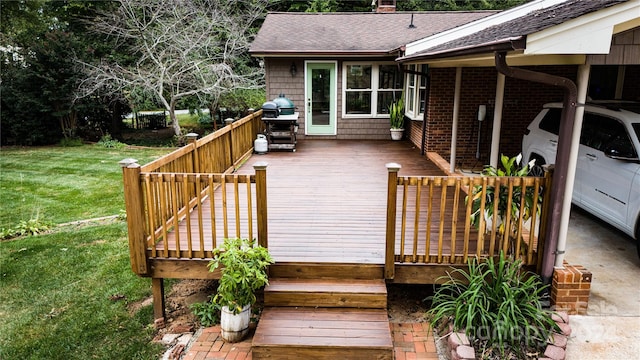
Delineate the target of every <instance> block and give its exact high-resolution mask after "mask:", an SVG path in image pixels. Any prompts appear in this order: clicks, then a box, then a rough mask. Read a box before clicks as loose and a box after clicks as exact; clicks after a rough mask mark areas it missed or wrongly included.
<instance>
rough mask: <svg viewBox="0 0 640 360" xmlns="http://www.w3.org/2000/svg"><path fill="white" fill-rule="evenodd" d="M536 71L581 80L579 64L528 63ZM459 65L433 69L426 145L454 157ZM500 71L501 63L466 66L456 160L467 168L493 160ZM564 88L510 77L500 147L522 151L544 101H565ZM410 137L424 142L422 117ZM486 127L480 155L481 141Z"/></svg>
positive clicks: (509, 152) (510, 151)
mask: <svg viewBox="0 0 640 360" xmlns="http://www.w3.org/2000/svg"><path fill="white" fill-rule="evenodd" d="M525 68H526V69H529V70H533V71H540V72H545V73H549V74H553V75H559V76H564V77H568V78H569V79H572V80H575V78H576V72H577V67H576V66H538V67H525ZM455 72H456V70H455V68H433V69H431V85H430V86H431V88H430V94H429V109H428V120H427V127H426V139H425V150H426V151H429V152H437V153H438V154H440V155H441V156H442V157H443V158H445V159H449V157H450V154H451V152H450V147H451V121H452V116H453V97H454V90H455ZM496 81H497V71H496V70H495V68H492V67H491V68H489V67H487V68H463V69H462V88H461V91H460V113H459V124H458V141H457V147H456V157H457V159H456V165H457V166H459V167H462V168H474V167H475V168H481V167H482V165H483V164H487V163H488V162H489V156H490V154H489V152H490V148H491V132H492V127H493V126H492V125H493V114H494V106H495V92H496ZM562 96H563V94H562V90H560V89H559V88H555V87H552V86H547V85H543V84H538V83H531V82H528V81H524V80H518V79H513V78H507V79H506V82H505V99H504V109H503V119H502V127H501V134H500V150H499V151H500V153H503V154H505V155H508V156H515V155H517V154H519V153H520V152H521V147H522V146H521V143H522V135H523V134H524V131H525V129H526V127H527V126H528V125H529V123H530V122H531V120H533V118H534V117H535V116H536V114H537V113H538V112H539V111H540V108H541V106H542V105H543V104H545V103H547V102H552V101H562ZM482 104H484V105H486V106H487V116H486V119H485V120H484V121H483V122H482V125H481V127H480V131H479V124H478V120H477V112H478V106H479V105H482ZM409 128H410V133H409V134H408V138H409V139H410V140H411V141H412V142H413V143H414V144H415V145H416V146H418V147H419V146H420V144H421V140H422V122H421V121H412V122H411V126H410V127H409ZM478 133H480V158H479V159H476V147H477V141H478Z"/></svg>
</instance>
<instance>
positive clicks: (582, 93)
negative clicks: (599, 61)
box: [554, 65, 591, 268]
mask: <svg viewBox="0 0 640 360" xmlns="http://www.w3.org/2000/svg"><path fill="white" fill-rule="evenodd" d="M590 72H591V66H590V65H580V66H579V67H578V81H577V84H576V85H577V86H578V97H577V101H578V104H577V106H576V117H575V119H574V122H573V137H572V138H571V151H570V152H569V164H568V169H567V182H566V185H565V188H564V194H565V196H564V201H563V203H562V214H561V215H560V230H559V234H558V245H557V248H556V249H557V252H556V261H555V263H554V266H555V267H560V268H561V267H563V265H562V264H563V262H564V252H565V248H566V244H567V231H568V229H569V215H570V213H571V195H572V194H573V184H574V181H575V177H576V164H577V162H578V148H579V147H580V132H581V131H582V117H583V115H584V106H583V105H580V104H584V103H585V101H586V100H587V89H588V86H589V73H590Z"/></svg>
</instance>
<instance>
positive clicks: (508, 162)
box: [466, 154, 542, 255]
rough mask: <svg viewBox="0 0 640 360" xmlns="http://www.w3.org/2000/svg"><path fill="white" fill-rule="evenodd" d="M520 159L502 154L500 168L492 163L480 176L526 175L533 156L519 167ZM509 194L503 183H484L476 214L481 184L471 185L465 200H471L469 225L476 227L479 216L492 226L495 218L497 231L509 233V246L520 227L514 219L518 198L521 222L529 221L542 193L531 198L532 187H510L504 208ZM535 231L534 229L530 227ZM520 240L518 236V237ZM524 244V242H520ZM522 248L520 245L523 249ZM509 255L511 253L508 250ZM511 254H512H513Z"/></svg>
mask: <svg viewBox="0 0 640 360" xmlns="http://www.w3.org/2000/svg"><path fill="white" fill-rule="evenodd" d="M521 161H522V154H519V155H518V156H515V157H512V158H509V157H508V156H506V155H502V156H501V157H500V163H501V165H502V169H500V168H494V167H492V166H488V167H486V168H485V169H484V170H483V172H482V175H483V176H493V177H497V176H500V177H513V176H528V174H529V169H530V168H531V167H532V166H533V165H534V164H535V159H534V160H531V161H530V162H529V163H528V164H525V165H524V166H521V164H520V162H521ZM508 197H509V188H508V186H507V185H506V184H503V185H500V188H499V189H496V188H495V187H494V186H487V188H486V193H485V206H484V213H482V214H481V213H480V205H481V201H482V187H481V186H476V187H474V189H473V191H472V193H471V195H470V196H467V199H466V200H467V201H469V198H471V199H472V201H473V204H472V213H471V224H472V225H474V226H475V227H476V228H477V227H479V226H480V218H481V217H482V218H484V222H485V224H486V228H487V229H492V228H493V227H494V226H493V221H494V219H495V222H496V224H495V227H496V228H497V231H498V233H499V234H504V233H505V232H507V231H508V232H509V233H508V236H509V237H510V238H511V240H512V245H514V243H513V242H514V241H517V240H518V239H516V237H517V234H518V233H519V230H520V222H519V221H517V219H518V218H519V216H520V203H521V201H522V198H523V197H524V214H522V220H523V223H524V224H525V225H526V224H527V223H530V218H531V214H532V210H533V209H534V207H535V210H536V211H535V213H536V214H538V216H539V214H540V209H541V204H542V194H541V193H539V194H538V199H534V189H533V187H527V188H526V190H525V191H524V193H523V191H522V187H521V186H514V187H513V192H512V194H511V206H510V208H507V205H508V204H509V202H508ZM496 201H497V202H498V206H497V214H494V208H495V207H494V204H495V202H496ZM507 214H509V216H510V218H511V219H512V220H511V222H510V228H509V229H506V228H505V223H506V217H507ZM534 231H535V229H534ZM520 240H521V239H520ZM524 245H525V246H526V244H524ZM523 249H524V248H523ZM511 254H513V253H511ZM513 255H515V254H513Z"/></svg>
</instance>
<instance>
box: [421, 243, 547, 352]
mask: <svg viewBox="0 0 640 360" xmlns="http://www.w3.org/2000/svg"><path fill="white" fill-rule="evenodd" d="M444 280H445V283H444V284H443V285H442V286H441V287H440V288H438V289H437V291H436V292H435V294H434V295H433V296H432V297H431V298H430V300H431V302H432V306H431V309H430V310H429V311H428V315H429V316H430V318H431V320H430V321H431V326H432V327H433V328H434V329H435V328H437V327H438V326H443V325H445V324H447V325H448V324H451V325H452V327H453V330H454V331H464V332H465V334H466V335H467V337H468V338H469V340H470V341H471V343H472V345H473V346H474V348H475V350H476V354H477V355H478V354H479V358H481V359H529V358H530V357H529V356H533V355H535V357H533V358H536V357H537V356H540V355H541V354H542V353H543V352H544V348H545V346H546V341H547V339H548V338H549V335H550V333H551V332H552V331H557V330H558V329H557V325H556V324H555V322H554V321H553V320H552V318H551V312H550V311H548V310H545V309H543V308H542V304H541V300H542V298H543V292H544V290H545V286H543V285H542V282H541V281H540V279H539V278H538V276H537V275H536V274H533V273H531V272H527V271H524V270H523V269H522V261H520V260H515V261H512V260H511V259H509V258H507V257H505V256H504V255H503V254H502V253H501V254H500V256H499V258H498V259H496V260H494V259H493V258H488V259H487V261H485V262H478V261H477V260H476V259H475V258H474V259H470V260H469V265H468V269H467V270H465V269H453V270H452V271H451V272H449V273H448V274H447V276H445V277H444Z"/></svg>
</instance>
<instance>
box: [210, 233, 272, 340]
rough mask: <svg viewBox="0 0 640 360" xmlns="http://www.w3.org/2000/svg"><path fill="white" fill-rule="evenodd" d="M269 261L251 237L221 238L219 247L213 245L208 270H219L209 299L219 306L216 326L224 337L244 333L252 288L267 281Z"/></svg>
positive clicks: (264, 250) (255, 288)
mask: <svg viewBox="0 0 640 360" xmlns="http://www.w3.org/2000/svg"><path fill="white" fill-rule="evenodd" d="M273 262H274V261H273V259H272V258H271V255H270V254H269V251H268V250H267V249H266V248H264V247H262V246H259V245H257V244H256V242H255V240H248V239H239V238H235V239H225V240H224V243H223V245H222V246H221V247H218V248H216V249H214V251H213V259H212V260H211V261H210V262H209V271H215V270H216V269H218V268H220V271H221V276H220V280H219V282H218V291H217V293H216V295H215V296H214V298H213V302H215V303H217V304H218V305H220V306H221V307H222V314H221V318H220V327H221V334H222V338H223V339H224V340H226V341H228V342H237V341H240V340H242V339H243V338H244V336H246V335H247V333H248V331H249V319H250V315H251V312H250V309H251V305H253V304H254V303H255V301H256V295H255V291H256V290H258V289H260V288H261V287H263V286H265V285H268V284H269V279H268V276H267V267H268V266H269V264H272V263H273Z"/></svg>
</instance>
